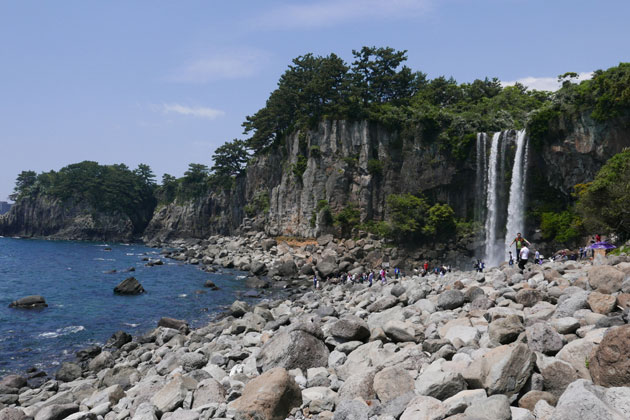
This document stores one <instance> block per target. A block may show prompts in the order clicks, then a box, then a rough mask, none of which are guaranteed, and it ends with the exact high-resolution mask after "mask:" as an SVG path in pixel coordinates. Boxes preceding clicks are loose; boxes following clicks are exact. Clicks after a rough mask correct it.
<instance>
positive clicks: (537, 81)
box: [501, 71, 593, 92]
mask: <svg viewBox="0 0 630 420" xmlns="http://www.w3.org/2000/svg"><path fill="white" fill-rule="evenodd" d="M591 77H593V72H592V71H590V72H583V73H578V78H577V80H576V79H572V80H573V81H574V82H576V81H577V82H581V81H582V80H588V79H590V78H591ZM517 82H518V83H520V84H522V85H523V86H526V87H528V88H530V89H535V90H548V91H552V92H553V91H556V90H558V89H560V86H561V84H560V83H559V82H558V78H557V77H532V76H529V77H524V78H522V79H518V80H512V81H509V82H501V85H503V86H514V84H516V83H517Z"/></svg>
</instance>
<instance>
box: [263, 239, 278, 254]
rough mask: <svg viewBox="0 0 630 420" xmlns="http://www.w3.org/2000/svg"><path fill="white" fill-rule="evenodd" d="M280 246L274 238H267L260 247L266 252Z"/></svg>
mask: <svg viewBox="0 0 630 420" xmlns="http://www.w3.org/2000/svg"><path fill="white" fill-rule="evenodd" d="M277 244H278V242H276V240H275V239H273V238H267V239H264V240H263V241H262V242H261V244H260V246H261V247H262V249H264V250H265V251H269V250H270V249H271V248H273V247H274V246H276V245H277Z"/></svg>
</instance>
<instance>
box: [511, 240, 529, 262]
mask: <svg viewBox="0 0 630 420" xmlns="http://www.w3.org/2000/svg"><path fill="white" fill-rule="evenodd" d="M512 244H516V262H517V263H518V261H519V259H520V255H521V248H522V247H523V245H525V244H527V245H531V244H530V243H529V241H528V240H527V239H525V238H523V237H522V236H521V232H518V233H517V234H516V238H514V240H513V241H512V243H511V244H510V246H512Z"/></svg>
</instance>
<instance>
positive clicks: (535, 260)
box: [534, 250, 540, 264]
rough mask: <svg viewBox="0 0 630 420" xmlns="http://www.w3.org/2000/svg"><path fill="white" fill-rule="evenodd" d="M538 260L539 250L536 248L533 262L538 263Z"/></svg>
mask: <svg viewBox="0 0 630 420" xmlns="http://www.w3.org/2000/svg"><path fill="white" fill-rule="evenodd" d="M539 260H540V252H538V250H536V253H535V254H534V264H538V261H539Z"/></svg>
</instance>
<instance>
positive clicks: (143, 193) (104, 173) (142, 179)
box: [12, 161, 156, 232]
mask: <svg viewBox="0 0 630 420" xmlns="http://www.w3.org/2000/svg"><path fill="white" fill-rule="evenodd" d="M154 179H155V176H154V175H153V172H152V171H151V168H150V167H149V166H147V165H144V164H140V165H138V168H137V169H135V170H133V171H132V170H130V169H129V168H128V167H127V166H126V165H123V164H118V165H99V164H98V163H97V162H90V161H84V162H80V163H74V164H71V165H68V166H65V167H63V168H61V170H59V172H55V171H50V172H44V173H41V174H39V175H36V174H35V172H33V171H24V172H22V173H20V174H19V175H18V178H17V182H16V186H15V191H14V194H13V195H12V197H14V198H15V199H18V200H20V199H23V198H26V197H34V196H36V195H38V194H44V195H47V196H51V197H55V198H58V199H60V200H62V201H64V202H69V201H71V202H73V203H86V204H88V205H90V206H91V207H92V208H94V209H95V210H97V211H103V212H110V213H121V214H125V215H126V216H128V217H129V219H130V220H131V222H132V223H133V225H134V228H135V231H136V232H140V231H141V230H142V229H144V227H145V226H146V224H147V223H148V222H149V220H150V218H151V216H152V214H153V209H154V208H155V205H156V200H155V197H154V191H155V180H154Z"/></svg>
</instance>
